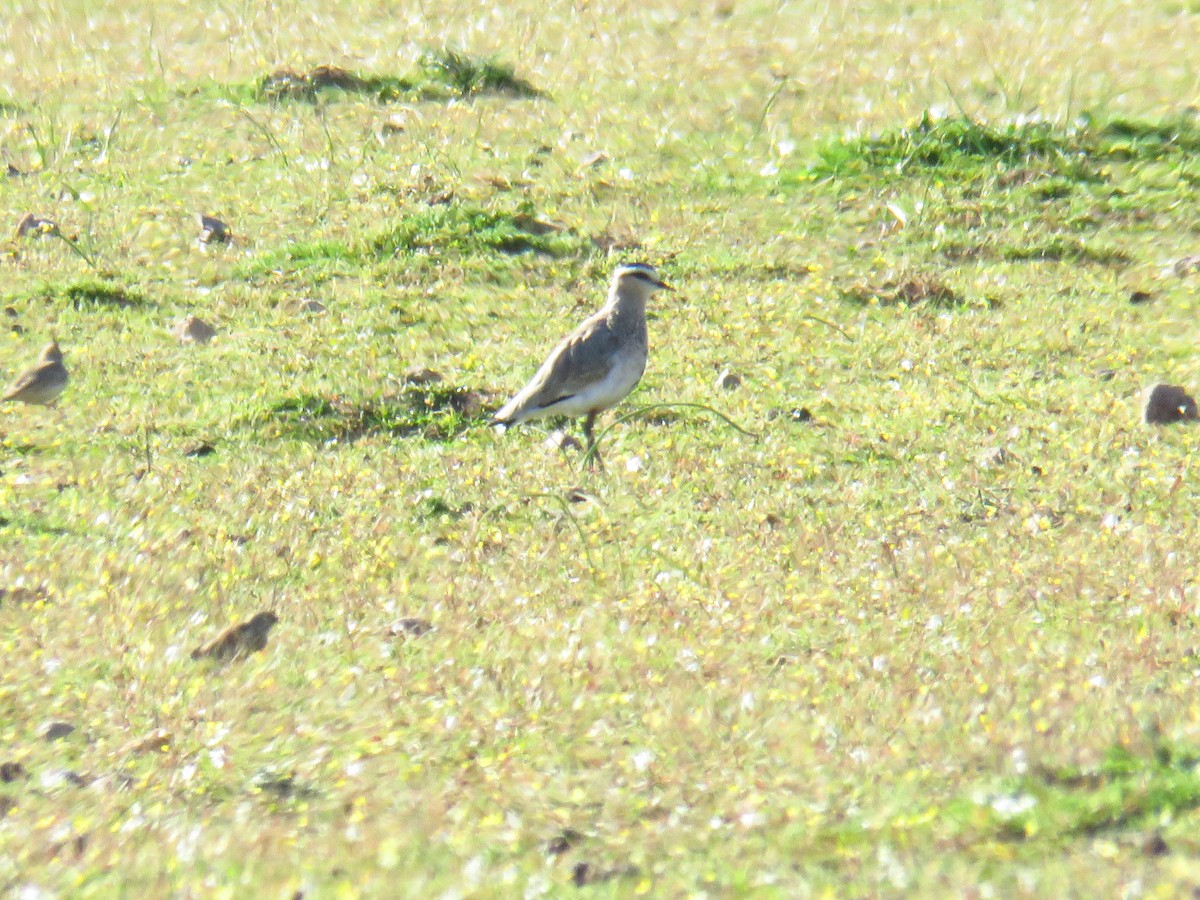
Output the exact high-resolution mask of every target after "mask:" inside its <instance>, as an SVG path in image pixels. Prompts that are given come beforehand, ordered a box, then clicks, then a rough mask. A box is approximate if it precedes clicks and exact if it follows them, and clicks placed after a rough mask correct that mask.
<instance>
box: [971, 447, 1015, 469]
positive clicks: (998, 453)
mask: <svg viewBox="0 0 1200 900" xmlns="http://www.w3.org/2000/svg"><path fill="white" fill-rule="evenodd" d="M1011 458H1012V456H1011V454H1010V453H1009V452H1008V451H1007V450H1005V449H1004V448H1003V447H988V448H987V449H986V450H983V451H982V452H980V454H979V456H977V457H976V458H975V462H976V464H977V465H978V466H979V468H981V469H995V468H999V467H1000V466H1003V465H1005V464H1006V463H1007V462H1008V461H1009V460H1010V459H1011Z"/></svg>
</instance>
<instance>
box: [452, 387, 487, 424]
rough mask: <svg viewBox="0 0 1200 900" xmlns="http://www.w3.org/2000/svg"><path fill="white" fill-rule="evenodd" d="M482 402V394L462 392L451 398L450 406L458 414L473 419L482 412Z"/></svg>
mask: <svg viewBox="0 0 1200 900" xmlns="http://www.w3.org/2000/svg"><path fill="white" fill-rule="evenodd" d="M484 400H485V398H484V396H483V394H481V393H479V391H463V392H462V393H459V394H456V395H454V397H452V398H451V400H450V405H451V406H453V407H454V409H455V411H456V412H458V413H459V414H461V415H463V416H466V417H467V418H468V419H473V418H475V417H476V416H477V415H479V414H480V413H481V412H483V405H484Z"/></svg>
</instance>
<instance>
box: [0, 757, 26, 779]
mask: <svg viewBox="0 0 1200 900" xmlns="http://www.w3.org/2000/svg"><path fill="white" fill-rule="evenodd" d="M26 774H28V773H26V771H25V767H24V766H23V765H21V764H20V763H19V762H6V763H0V781H3V782H4V783H5V784H11V783H12V782H14V781H16V780H17V779H18V778H24V777H25V776H26Z"/></svg>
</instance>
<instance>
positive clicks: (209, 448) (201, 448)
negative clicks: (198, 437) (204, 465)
mask: <svg viewBox="0 0 1200 900" xmlns="http://www.w3.org/2000/svg"><path fill="white" fill-rule="evenodd" d="M216 452H217V448H216V447H214V446H213V445H212V444H210V443H208V442H207V441H206V442H205V443H203V444H197V445H196V446H194V447H189V448H188V449H187V450H184V451H183V455H184V456H187V457H190V458H191V459H203V458H204V457H206V456H212V455H213V454H214V453H216Z"/></svg>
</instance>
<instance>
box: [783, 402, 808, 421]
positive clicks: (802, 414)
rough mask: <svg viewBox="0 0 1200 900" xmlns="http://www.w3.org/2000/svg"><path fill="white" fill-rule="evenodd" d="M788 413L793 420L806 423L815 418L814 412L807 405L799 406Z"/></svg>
mask: <svg viewBox="0 0 1200 900" xmlns="http://www.w3.org/2000/svg"><path fill="white" fill-rule="evenodd" d="M788 415H790V416H791V417H792V421H793V422H800V423H804V422H811V421H812V420H813V414H812V413H811V412H810V411H809V409H808V407H807V406H797V407H796V408H795V409H793V410H792V411H791V412H789V413H788Z"/></svg>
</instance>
